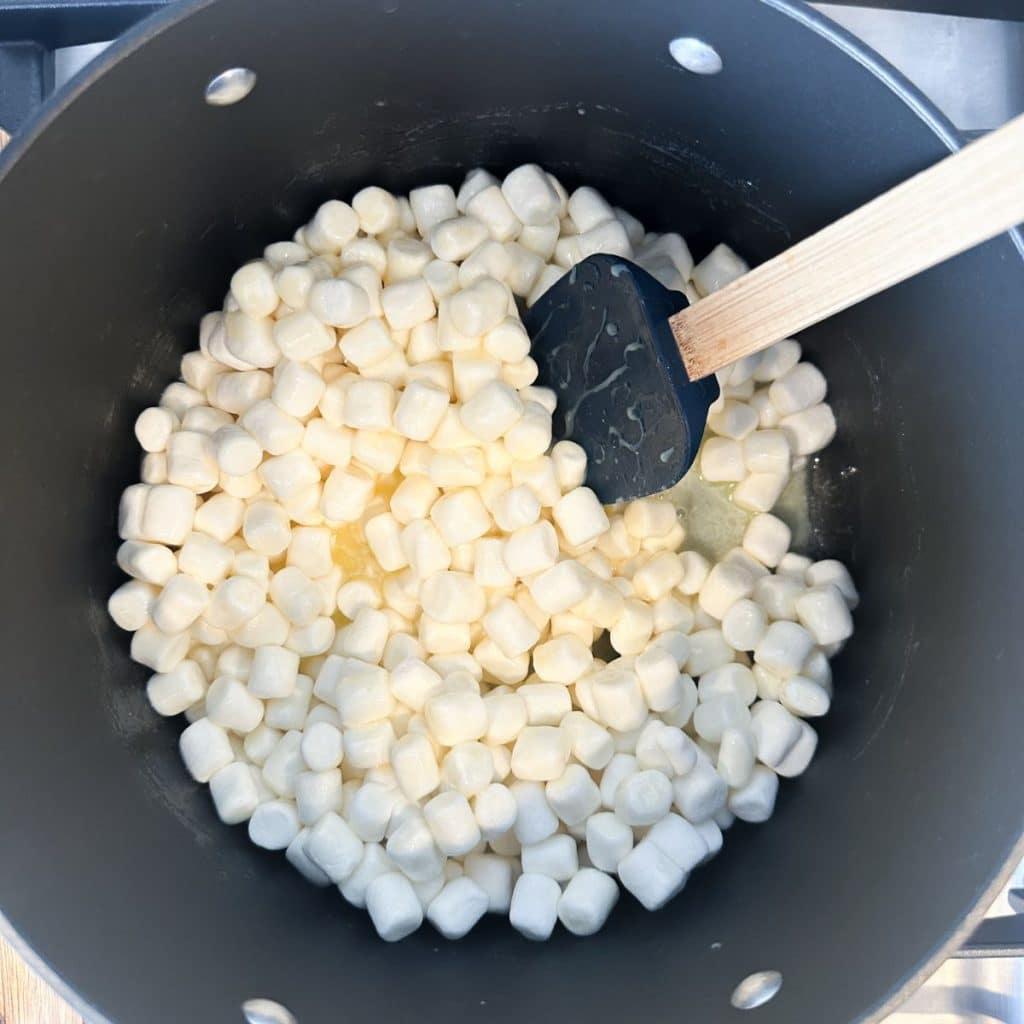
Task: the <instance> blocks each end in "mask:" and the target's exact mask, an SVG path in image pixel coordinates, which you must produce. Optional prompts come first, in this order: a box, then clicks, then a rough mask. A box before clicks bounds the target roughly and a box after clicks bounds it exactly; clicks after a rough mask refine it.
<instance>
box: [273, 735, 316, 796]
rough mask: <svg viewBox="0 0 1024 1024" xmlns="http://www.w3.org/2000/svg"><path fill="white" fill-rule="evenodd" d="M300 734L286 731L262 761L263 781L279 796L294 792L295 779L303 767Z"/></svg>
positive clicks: (289, 794)
mask: <svg viewBox="0 0 1024 1024" xmlns="http://www.w3.org/2000/svg"><path fill="white" fill-rule="evenodd" d="M301 744H302V734H301V733H299V732H298V731H292V732H286V733H285V734H284V735H283V736H281V738H280V739H279V740H278V741H277V745H276V746H275V747H274V749H273V750H271V751H270V753H269V754H267V756H266V758H265V759H264V761H263V781H264V783H266V785H267V786H269V787H270V789H271V790H273V792H274V793H276V794H277V795H278V796H280V797H291V796H294V794H295V779H296V778H297V777H298V775H299V773H300V772H301V771H303V770H304V769H305V767H306V766H305V764H304V762H303V760H302V754H301V752H300V749H299V748H300V746H301Z"/></svg>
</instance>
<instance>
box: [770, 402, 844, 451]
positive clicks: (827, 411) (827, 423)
mask: <svg viewBox="0 0 1024 1024" xmlns="http://www.w3.org/2000/svg"><path fill="white" fill-rule="evenodd" d="M779 426H780V427H781V428H782V430H783V431H784V432H785V434H786V437H787V438H788V439H789V443H790V447H791V448H792V449H793V453H794V454H795V455H798V456H799V455H812V454H814V452H818V451H821V449H822V448H824V447H825V446H826V445H827V444H828V443H829V442H830V441H831V440H832V438H833V437H835V435H836V418H835V415H834V414H833V412H832V407H831V406H830V405H828V404H827V403H825V402H822V403H821V404H820V405H812V406H811V407H810V408H809V409H804V410H802V411H801V412H796V413H793V414H792V415H789V416H784V417H783V418H782V420H781V422H780V424H779Z"/></svg>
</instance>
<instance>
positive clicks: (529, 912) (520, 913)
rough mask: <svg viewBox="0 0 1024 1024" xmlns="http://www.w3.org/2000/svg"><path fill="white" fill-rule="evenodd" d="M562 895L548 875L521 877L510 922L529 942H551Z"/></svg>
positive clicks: (513, 894)
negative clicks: (548, 940)
mask: <svg viewBox="0 0 1024 1024" xmlns="http://www.w3.org/2000/svg"><path fill="white" fill-rule="evenodd" d="M613 884H614V883H613ZM561 896H562V890H561V887H560V886H559V884H558V883H557V882H556V881H555V880H554V879H553V878H548V877H547V876H546V875H530V874H523V875H520V876H519V878H518V879H517V880H516V885H515V888H514V889H513V891H512V900H511V903H510V905H509V923H510V924H511V925H512V927H513V928H515V929H516V931H518V932H519V933H520V934H522V935H523V936H525V937H526V938H528V939H532V940H533V941H535V942H543V941H545V940H547V939H548V938H550V937H551V933H552V932H553V931H554V928H555V922H556V921H557V920H558V905H559V900H560V899H561Z"/></svg>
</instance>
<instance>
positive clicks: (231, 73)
mask: <svg viewBox="0 0 1024 1024" xmlns="http://www.w3.org/2000/svg"><path fill="white" fill-rule="evenodd" d="M255 86H256V72H255V71H253V70H252V69H251V68H228V69H227V71H222V72H221V73H220V74H219V75H215V76H214V77H213V78H211V79H210V81H209V83H208V84H207V86H206V93H205V96H206V102H207V103H209V104H210V106H211V107H230V106H231V105H232V104H233V103H238V102H240V101H241V100H244V99H245V97H246V96H248V95H249V93H251V92H252V91H253V89H254V88H255Z"/></svg>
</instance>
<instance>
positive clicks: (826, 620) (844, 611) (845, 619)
mask: <svg viewBox="0 0 1024 1024" xmlns="http://www.w3.org/2000/svg"><path fill="white" fill-rule="evenodd" d="M168 585H169V584H168ZM158 603H159V602H158ZM795 608H796V614H797V618H799V620H800V622H801V624H802V625H803V626H804V627H805V628H806V629H807V630H808V632H809V633H810V634H811V636H812V637H814V641H815V643H817V644H820V645H822V646H825V645H826V644H835V643H842V641H844V640H846V639H848V638H849V637H850V636H851V635H852V634H853V619H852V617H851V615H850V609H849V606H848V605H847V603H846V600H845V598H844V597H843V594H842V593H841V592H840V590H839V588H838V587H836V586H834V585H833V584H831V583H826V584H824V585H823V586H816V587H812V588H811V589H810V590H807V591H805V592H804V593H803V594H801V595H800V596H799V597H798V598H797V599H796V601H795ZM154 621H155V616H154ZM157 625H159V623H157ZM769 667H771V666H769Z"/></svg>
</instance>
